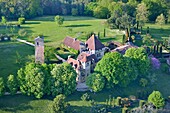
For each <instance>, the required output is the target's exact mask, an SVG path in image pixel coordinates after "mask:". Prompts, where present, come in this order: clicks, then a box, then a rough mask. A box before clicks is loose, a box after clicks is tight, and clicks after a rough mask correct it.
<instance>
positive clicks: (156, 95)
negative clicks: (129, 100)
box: [148, 91, 165, 108]
mask: <svg viewBox="0 0 170 113" xmlns="http://www.w3.org/2000/svg"><path fill="white" fill-rule="evenodd" d="M148 102H150V103H152V104H153V105H154V106H155V107H156V108H162V107H163V106H164V105H165V100H164V98H163V97H162V94H161V93H160V92H159V91H153V92H152V93H151V94H150V95H149V97H148Z"/></svg>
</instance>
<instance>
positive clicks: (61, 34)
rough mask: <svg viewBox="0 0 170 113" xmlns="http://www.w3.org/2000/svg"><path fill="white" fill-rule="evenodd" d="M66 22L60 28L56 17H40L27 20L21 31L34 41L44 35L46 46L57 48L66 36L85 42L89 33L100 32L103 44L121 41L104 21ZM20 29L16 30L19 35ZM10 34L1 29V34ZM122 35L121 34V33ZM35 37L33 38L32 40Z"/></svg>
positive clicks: (69, 19)
mask: <svg viewBox="0 0 170 113" xmlns="http://www.w3.org/2000/svg"><path fill="white" fill-rule="evenodd" d="M64 18H65V21H64V24H63V25H62V26H58V25H57V24H56V23H55V22H54V16H44V17H38V18H35V19H32V20H27V21H26V24H24V25H21V28H20V29H24V30H26V32H27V36H25V37H23V39H26V40H29V41H33V39H34V38H35V37H34V36H35V35H38V34H43V35H44V37H45V44H46V45H48V46H53V47H57V46H58V45H59V44H60V43H61V42H62V41H63V39H64V38H65V37H66V36H72V37H75V38H78V39H80V40H83V41H85V40H86V35H87V33H89V32H95V33H96V34H98V32H100V37H101V41H102V42H107V41H110V40H121V38H122V34H119V33H117V31H115V30H109V29H107V28H106V27H105V25H104V22H105V21H106V20H104V19H96V18H93V17H73V16H64ZM104 28H106V37H105V38H103V32H104ZM18 30H19V29H15V30H14V33H17V31H18ZM5 32H9V33H11V32H10V30H9V29H8V30H5V29H4V28H0V33H5ZM120 33H121V32H120ZM32 36H33V38H31V37H32Z"/></svg>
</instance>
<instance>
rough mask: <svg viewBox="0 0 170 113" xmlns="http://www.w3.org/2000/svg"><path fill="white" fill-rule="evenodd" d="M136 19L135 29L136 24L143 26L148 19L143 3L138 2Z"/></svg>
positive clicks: (147, 12)
mask: <svg viewBox="0 0 170 113" xmlns="http://www.w3.org/2000/svg"><path fill="white" fill-rule="evenodd" d="M136 13H137V14H136V21H137V29H138V26H141V27H142V26H143V25H144V23H145V22H146V21H147V20H148V15H149V11H148V9H147V7H146V5H145V4H144V3H141V4H138V6H137V11H136Z"/></svg>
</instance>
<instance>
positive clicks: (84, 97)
mask: <svg viewBox="0 0 170 113" xmlns="http://www.w3.org/2000/svg"><path fill="white" fill-rule="evenodd" d="M90 99H91V98H90V95H89V94H88V93H85V94H83V95H82V96H81V100H82V101H89V100H90Z"/></svg>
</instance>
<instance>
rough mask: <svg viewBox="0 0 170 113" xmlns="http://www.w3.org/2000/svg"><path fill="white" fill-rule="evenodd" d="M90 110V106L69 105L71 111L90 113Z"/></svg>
mask: <svg viewBox="0 0 170 113" xmlns="http://www.w3.org/2000/svg"><path fill="white" fill-rule="evenodd" d="M90 110H91V107H90V106H89V107H87V106H71V111H72V113H90Z"/></svg>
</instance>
